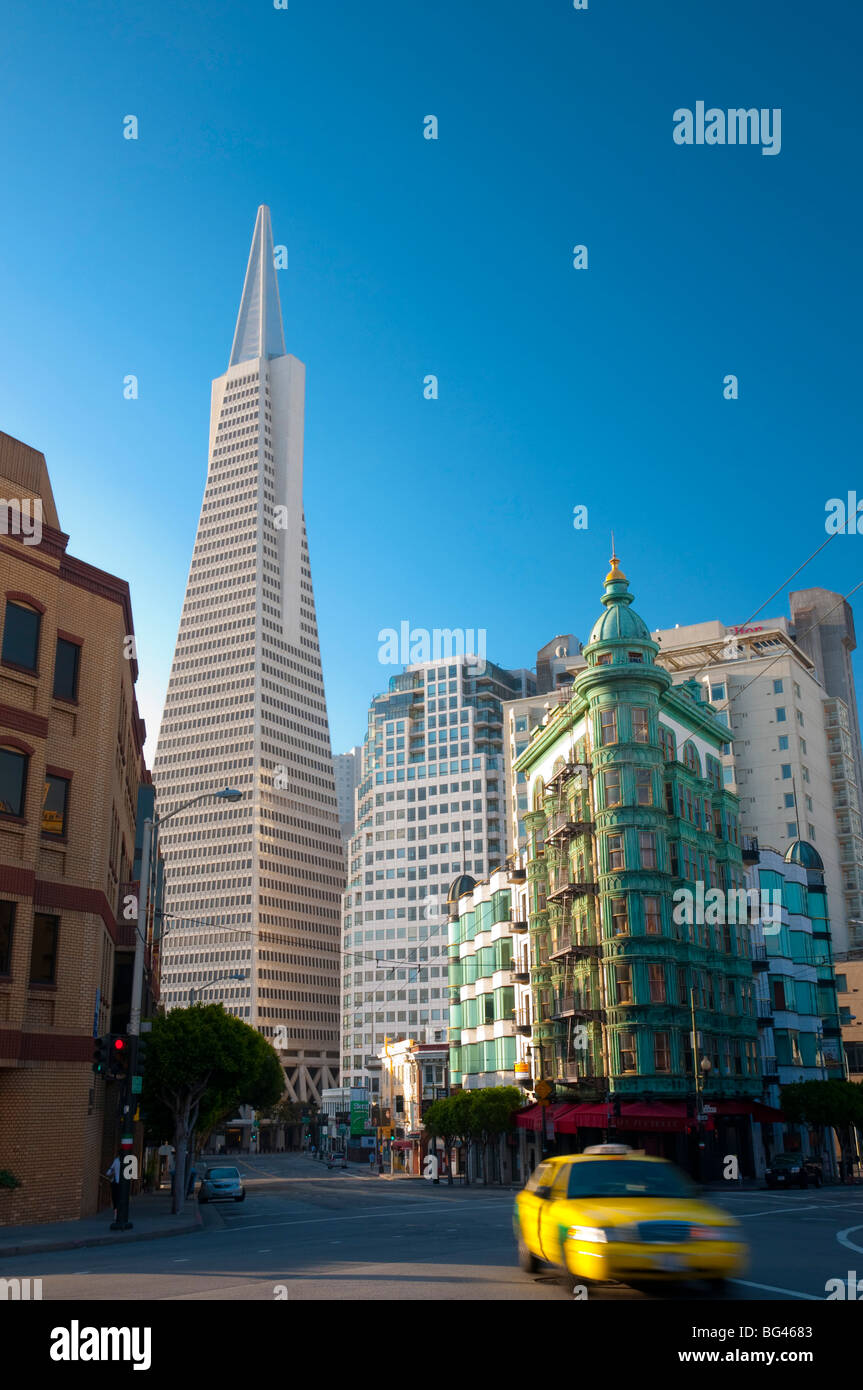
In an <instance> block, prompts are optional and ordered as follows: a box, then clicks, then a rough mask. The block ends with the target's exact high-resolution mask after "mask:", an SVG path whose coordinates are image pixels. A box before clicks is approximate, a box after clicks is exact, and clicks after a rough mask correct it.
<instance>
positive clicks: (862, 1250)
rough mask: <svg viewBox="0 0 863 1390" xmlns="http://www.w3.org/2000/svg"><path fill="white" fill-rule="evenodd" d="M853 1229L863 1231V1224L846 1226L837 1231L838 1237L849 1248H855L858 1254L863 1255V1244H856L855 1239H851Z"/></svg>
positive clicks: (841, 1243)
mask: <svg viewBox="0 0 863 1390" xmlns="http://www.w3.org/2000/svg"><path fill="white" fill-rule="evenodd" d="M852 1231H863V1226H846V1227H845V1230H844V1231H837V1232H836V1239H837V1240H838V1242H839V1244H840V1245H844V1246H845V1248H846V1249H847V1250H854V1251H856V1253H857V1254H858V1255H863V1245H855V1244H854V1242H853V1240H849V1236H850V1235H851V1232H852Z"/></svg>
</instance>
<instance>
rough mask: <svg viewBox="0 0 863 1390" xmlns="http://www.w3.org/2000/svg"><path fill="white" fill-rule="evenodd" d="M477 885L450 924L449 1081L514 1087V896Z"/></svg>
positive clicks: (497, 878)
mask: <svg viewBox="0 0 863 1390" xmlns="http://www.w3.org/2000/svg"><path fill="white" fill-rule="evenodd" d="M503 881H505V875H504V874H503V872H498V873H496V874H493V875H492V878H491V880H490V881H489V882H486V883H481V884H477V885H476V886H475V888H474V890H473V891H472V892H469V893H467V894H465V895H464V896H463V897H462V898H461V899H460V900H459V902H458V903H457V904H455V905H453V910H452V915H451V916H450V920H449V992H450V1077H451V1080H452V1083H453V1084H454V1085H456V1086H463V1087H465V1088H471V1087H477V1086H497V1085H507V1084H512V1081H513V1076H514V1067H515V1063H516V1024H515V1012H516V1001H515V993H516V991H515V985H514V979H513V967H514V961H515V958H516V948H515V940H514V932H515V930H516V928H515V926H514V923H513V921H512V894H511V891H510V890H509V889H508V888H502V887H497V886H496V885H497V884H499V883H502V882H503Z"/></svg>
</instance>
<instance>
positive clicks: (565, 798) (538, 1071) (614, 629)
mask: <svg viewBox="0 0 863 1390" xmlns="http://www.w3.org/2000/svg"><path fill="white" fill-rule="evenodd" d="M602 604H603V609H604V611H603V614H602V616H601V617H600V618H599V619H598V621H597V622H596V624H595V626H594V628H593V631H592V632H591V635H590V640H589V642H588V643H587V644H586V646H585V647H584V652H583V655H584V658H585V660H586V666H585V667H584V668H583V669H582V670H580V671H579V672H577V673H576V676H575V681H574V685H573V691H572V697H571V699H570V700H569V701H568V702H567V703H566V704H560V705H558V706H557V708H555V709H553V710H551V711H550V712H549V715H548V718H547V719H546V722H545V723H544V725H543V726H542V727H540V728H539V729H537V730H536V731H535V732H534V733H533V735H532V737H531V739H530V742H529V744H528V747H527V748H526V749H525V750H524V751H523V752H522V753H521V754H520V756H519V757H518V758H517V760H516V763H515V770H516V772H523V773H524V774H525V776H526V778H527V795H528V798H529V806H530V810H529V811H528V812H527V813H526V814H525V816H524V820H525V824H526V827H527V831H528V849H527V865H526V867H527V885H528V895H529V900H530V914H529V916H530V968H531V975H532V981H531V983H532V994H533V1034H532V1042H533V1062H534V1072H533V1075H534V1078H540V1077H541V1078H542V1079H544V1080H549V1081H551V1082H552V1083H555V1084H556V1086H557V1087H558V1090H559V1091H560V1092H561V1093H562V1094H563V1096H565V1097H566V1098H568V1099H569V1100H570V1101H580V1102H581V1103H580V1104H578V1105H575V1106H574V1108H573V1107H572V1106H571V1107H570V1113H569V1115H568V1120H567V1122H568V1123H569V1124H570V1125H571V1128H572V1129H573V1132H577V1133H578V1136H579V1140H580V1141H581V1142H594V1138H595V1137H596V1136H598V1137H600V1138H601V1137H602V1134H603V1132H606V1131H607V1129H608V1128H609V1127H612V1128H614V1129H615V1131H616V1132H617V1133H619V1134H620V1135H621V1137H623V1138H624V1139H625V1140H626V1142H637V1143H638V1145H639V1146H647V1147H650V1146H651V1145H659V1144H660V1143H661V1141H662V1140H663V1136H665V1138H666V1139H667V1143H668V1149H667V1151H668V1152H669V1153H670V1154H672V1155H673V1156H676V1157H678V1158H679V1159H684V1160H685V1156H686V1152H687V1148H688V1147H690V1146H691V1144H692V1143H693V1142H694V1140H693V1135H692V1130H693V1125H694V1122H695V1117H696V1106H698V1105H700V1104H702V1103H703V1102H705V1101H707V1102H710V1103H712V1104H713V1107H714V1114H715V1115H716V1119H715V1120H714V1119H711V1121H710V1124H711V1126H712V1130H711V1133H712V1135H713V1139H712V1141H711V1142H712V1143H713V1144H714V1145H715V1146H716V1151H717V1152H719V1151H720V1150H721V1145H722V1144H723V1143H727V1142H734V1143H735V1144H736V1145H738V1147H736V1148H735V1149H731V1150H724V1151H725V1152H742V1151H743V1148H744V1146H745V1133H746V1132H747V1131H748V1128H749V1121H750V1119H751V1114H752V1105H753V1103H754V1102H755V1100H756V1098H757V1097H758V1096H759V1095H760V1092H761V1076H760V1069H759V1065H758V1046H757V1025H756V1019H755V1013H754V997H753V978H752V964H751V960H750V957H749V933H748V928H747V926H746V925H745V924H739V923H737V922H727V921H724V922H723V923H722V924H721V925H714V924H712V923H710V922H709V921H705V920H704V919H703V917H702V918H699V916H698V914H697V913H693V914H692V915H691V917H690V920H689V921H688V922H687V921H686V920H685V919H681V917H680V914H679V913H678V912H677V908H676V903H677V901H678V900H677V899H676V897H675V894H676V893H677V891H678V890H686V892H687V894H688V895H690V897H691V896H692V895H694V894H697V890H698V885H699V884H700V885H701V888H702V890H704V889H705V888H717V889H719V890H721V891H722V892H727V891H728V890H730V889H733V888H740V887H742V885H743V862H742V857H741V850H740V844H739V829H738V803H737V797H736V796H735V794H734V793H733V791H732V790H730V789H729V788H728V787H727V786H726V785H725V784H724V782H723V773H722V764H721V761H720V760H721V755H722V748H723V745H724V742H725V740H726V738H727V732H728V731H727V729H726V728H725V726H724V725H723V724H722V723H721V722H720V720H719V719H718V718H717V715H716V712H715V711H714V709H713V707H712V706H711V704H710V703H708V700H707V698H706V696H705V690H704V687H703V686H701V685H700V684H699V683H698V682H697V681H694V680H691V681H687V682H686V683H685V684H683V685H680V686H675V685H673V683H672V678H671V675H670V674H669V673H668V671H666V670H664V669H663V668H662V667H661V666H660V665H659V664H658V655H659V646H658V644H657V643H656V642H655V641H654V640H653V639H652V638H651V636H650V633H649V631H648V629H647V627H646V625H645V623H644V622H643V621H642V619H641V618H640V617H639V616H638V615H637V614H636V613H635V612H634V611H633V609H632V606H631V605H632V594H631V593H630V591H629V586H628V582H627V580H626V577H625V576H624V575H623V574H622V572H621V570H620V568H619V564H618V560H617V558H616V557H612V568H611V571H610V573H609V574H608V576H607V577H606V581H605V591H604V594H603V596H602ZM514 792H515V793H516V794H517V793H518V788H517V787H516V788H514ZM693 1033H695V1040H696V1041H695V1047H694V1048H693ZM607 1097H610V1099H607ZM657 1107H658V1108H657ZM736 1131H739V1132H736ZM627 1135H633V1136H635V1140H633V1139H632V1138H629V1139H627ZM580 1146H581V1143H579V1147H580ZM654 1151H656V1149H654ZM690 1157H691V1156H690Z"/></svg>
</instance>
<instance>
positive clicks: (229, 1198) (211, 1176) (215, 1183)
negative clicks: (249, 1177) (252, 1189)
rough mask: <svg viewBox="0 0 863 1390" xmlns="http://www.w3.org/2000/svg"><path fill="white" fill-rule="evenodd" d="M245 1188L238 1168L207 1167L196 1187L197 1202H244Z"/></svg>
mask: <svg viewBox="0 0 863 1390" xmlns="http://www.w3.org/2000/svg"><path fill="white" fill-rule="evenodd" d="M245 1200H246V1189H245V1188H244V1187H243V1180H242V1178H241V1177H240V1171H239V1169H238V1168H208V1169H207V1170H206V1172H205V1173H204V1176H203V1177H202V1178H201V1186H200V1187H199V1188H198V1201H199V1202H244V1201H245Z"/></svg>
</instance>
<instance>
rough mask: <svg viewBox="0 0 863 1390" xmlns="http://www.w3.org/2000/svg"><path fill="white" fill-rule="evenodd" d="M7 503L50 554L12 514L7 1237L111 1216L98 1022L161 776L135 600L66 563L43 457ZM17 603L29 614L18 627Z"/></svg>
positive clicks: (1, 1084) (0, 694)
mask: <svg viewBox="0 0 863 1390" xmlns="http://www.w3.org/2000/svg"><path fill="white" fill-rule="evenodd" d="M0 494H2V497H3V499H9V498H20V497H21V496H22V495H23V496H24V497H28V496H29V497H33V496H34V495H38V496H40V498H41V500H42V512H43V531H42V539H41V543H40V544H38V545H30V544H25V543H24V539H23V538H22V537H21V536H19V535H14V534H8V532H9V529H10V528H9V525H8V523H7V513H6V512H5V511H3V510H2V509H0V651H2V652H3V653H4V655H3V657H2V658H0V752H2V750H7V752H10V753H12V754H13V755H20V754H24V755H25V756H26V758H27V764H26V779H25V787H24V794H23V806H22V808H21V814H20V815H15V814H13V813H12V812H11V811H10V810H9V809H8V807H9V805H10V804H11V803H10V802H9V801H7V800H6V799H2V800H0V806H5V807H6V808H7V809H6V810H5V811H4V810H0V904H2V903H10V902H12V903H14V904H15V911H14V922H13V924H12V940H11V959H10V961H9V963H8V966H7V965H6V963H5V962H4V961H3V960H2V959H0V971H4V973H0V1170H2V1169H8V1170H9V1171H11V1172H12V1173H13V1174H14V1175H15V1177H17V1178H18V1179H19V1180H20V1181H21V1184H22V1185H21V1186H20V1187H19V1188H17V1189H15V1190H9V1189H5V1188H3V1187H2V1186H0V1224H8V1223H17V1222H22V1221H24V1222H30V1221H53V1220H60V1219H69V1218H75V1217H79V1216H86V1215H90V1214H92V1213H93V1212H94V1211H96V1210H97V1209H98V1208H99V1207H101V1206H104V1205H105V1204H106V1200H107V1195H108V1193H107V1187H106V1184H105V1183H104V1182H103V1183H100V1181H99V1178H100V1173H101V1172H102V1171H104V1169H105V1167H107V1164H108V1162H109V1161H110V1157H111V1152H110V1151H111V1149H112V1147H113V1144H114V1142H115V1137H116V1124H117V1101H118V1098H119V1097H118V1092H119V1087H118V1086H117V1085H110V1086H109V1085H106V1083H105V1082H104V1081H102V1080H101V1078H98V1079H97V1078H96V1077H95V1076H94V1075H93V1071H92V1058H93V1035H94V1019H95V1020H96V1021H97V1023H98V1031H99V1033H100V1034H101V1033H107V1032H109V1031H110V1026H111V1007H112V993H113V987H114V971H115V963H116V956H117V952H118V950H122V949H123V948H124V947H125V950H126V953H127V955H128V953H129V950H130V947H131V945H132V942H133V940H134V935H133V932H131V931H130V929H129V925H128V924H122V925H118V923H117V910H118V903H119V896H120V888H121V885H124V884H128V883H129V881H130V880H131V879H132V862H133V858H134V847H135V813H136V803H137V795H138V787H139V784H140V782H141V780H142V778H146V777H147V774H146V771H145V767H144V761H143V756H142V751H141V750H142V743H143V737H144V729H143V724H142V722H141V720H140V719H139V716H138V711H137V705H136V702H135V686H134V682H135V679H136V676H137V666H136V663H135V661H134V658H133V657H130V656H129V655H128V654H127V653H128V650H129V644H128V641H127V640H126V639H128V637H129V636H130V635H131V634H132V632H133V628H132V615H131V606H130V602H129V591H128V586H127V585H126V584H125V582H124V581H122V580H120V579H116V578H115V577H114V576H113V575H109V574H105V573H104V572H102V571H101V570H97V569H94V568H93V567H91V566H90V565H87V564H85V563H83V562H82V561H80V560H76V559H74V558H73V557H71V556H69V555H67V554H66V544H67V541H68V537H66V536H65V535H63V533H62V532H61V531H60V530H59V522H58V520H57V514H56V509H55V507H54V501H53V497H52V496H51V485H50V481H49V480H48V474H47V469H46V467H45V460H44V458H43V457H42V455H41V454H39V453H38V452H37V451H36V450H34V449H30V448H28V446H26V445H24V444H21V443H19V442H18V441H17V440H13V439H11V438H10V437H9V436H8V435H3V434H0ZM10 604H12V605H14V606H15V607H16V608H17V610H19V611H18V612H17V613H15V612H13V613H12V614H11V617H10ZM22 608H23V609H24V610H25V616H24V621H25V622H26V623H32V621H33V620H32V619H31V618H28V617H27V616H26V614H32V613H38V614H40V621H39V633H38V656H37V662H36V670H35V672H33V671H31V670H28V669H26V664H25V665H22V664H21V663H20V662H12V661H10V660H9V659H8V658H9V643H7V642H6V640H5V639H6V635H7V625H8V624H10V623H13V622H14V621H15V620H16V618H17V619H18V620H20V619H21V613H20V609H22ZM58 636H59V637H60V638H61V639H62V640H63V642H64V643H67V644H71V645H72V646H73V647H74V646H77V647H79V657H78V682H77V692H76V697H75V698H60V697H59V696H57V695H56V694H55V660H56V659H57V639H58ZM65 650H66V651H67V652H68V647H66V648H65ZM0 761H2V759H0ZM8 761H9V760H8V759H7V760H6V762H7V763H8ZM20 766H21V763H20V761H19V760H18V758H15V760H14V767H15V768H16V769H17V768H19V767H20ZM3 775H5V774H3V770H2V768H0V783H2V776H3ZM46 778H54V779H59V784H60V785H61V786H65V787H67V795H66V807H65V819H63V817H62V815H60V814H57V813H55V814H54V816H53V819H52V814H51V812H50V809H48V810H47V811H43V802H44V799H45V795H46V787H47V782H46ZM3 797H4V791H3V788H2V785H0V798H3ZM61 828H62V833H58V830H60V829H61ZM2 910H3V911H4V912H6V911H8V910H7V909H5V908H4V909H2ZM34 917H38V930H37V933H36V940H37V941H38V943H39V945H40V950H39V951H38V952H37V953H36V955H35V956H34V952H33V943H34ZM55 930H56V942H54V932H55ZM46 942H47V943H48V945H47V947H46V944H45V943H46ZM0 948H2V938H0ZM0 954H2V950H0ZM40 976H41V977H42V978H41V980H40V979H39V977H40ZM97 999H98V1006H97Z"/></svg>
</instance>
